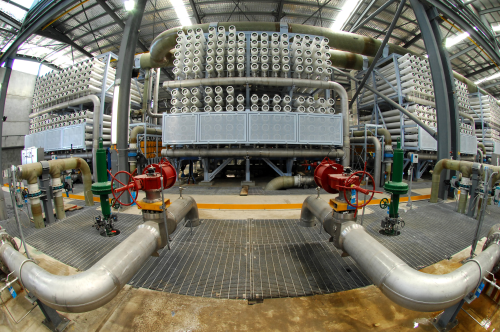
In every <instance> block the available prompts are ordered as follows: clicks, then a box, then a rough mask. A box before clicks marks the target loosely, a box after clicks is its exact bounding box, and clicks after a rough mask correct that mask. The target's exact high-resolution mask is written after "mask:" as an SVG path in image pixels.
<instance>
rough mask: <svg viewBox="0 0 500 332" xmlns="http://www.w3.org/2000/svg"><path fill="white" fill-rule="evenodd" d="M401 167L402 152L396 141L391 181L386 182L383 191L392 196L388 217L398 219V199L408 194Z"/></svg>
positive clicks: (402, 160)
mask: <svg viewBox="0 0 500 332" xmlns="http://www.w3.org/2000/svg"><path fill="white" fill-rule="evenodd" d="M403 166H404V152H403V149H401V142H400V141H399V140H398V145H397V148H396V149H394V156H393V165H392V176H391V178H392V181H389V182H386V183H385V185H384V189H385V191H387V192H389V193H391V194H392V199H391V203H390V204H389V217H390V218H398V217H399V213H398V211H399V197H400V195H404V194H406V193H408V184H407V183H404V182H403Z"/></svg>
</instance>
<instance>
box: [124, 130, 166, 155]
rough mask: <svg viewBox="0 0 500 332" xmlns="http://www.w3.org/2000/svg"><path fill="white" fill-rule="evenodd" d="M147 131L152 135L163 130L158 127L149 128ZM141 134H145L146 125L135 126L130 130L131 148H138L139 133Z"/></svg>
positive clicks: (159, 133)
mask: <svg viewBox="0 0 500 332" xmlns="http://www.w3.org/2000/svg"><path fill="white" fill-rule="evenodd" d="M146 133H147V134H150V135H161V133H162V131H161V129H158V128H148V129H147V130H146ZM139 134H144V126H135V127H134V128H133V129H132V131H131V132H130V138H129V143H130V150H133V151H135V150H137V135H139Z"/></svg>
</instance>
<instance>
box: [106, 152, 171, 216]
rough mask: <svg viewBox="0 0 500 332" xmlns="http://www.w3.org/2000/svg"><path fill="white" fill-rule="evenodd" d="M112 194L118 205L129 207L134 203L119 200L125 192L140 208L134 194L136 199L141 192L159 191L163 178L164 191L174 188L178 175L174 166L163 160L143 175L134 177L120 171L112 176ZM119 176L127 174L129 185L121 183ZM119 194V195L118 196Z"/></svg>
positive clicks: (146, 169)
mask: <svg viewBox="0 0 500 332" xmlns="http://www.w3.org/2000/svg"><path fill="white" fill-rule="evenodd" d="M108 173H109V174H110V175H111V178H112V179H111V188H112V189H111V193H112V194H113V197H114V198H115V201H116V202H117V203H120V204H121V205H125V206H129V205H132V203H129V204H124V203H123V202H121V201H120V200H119V199H120V197H121V196H122V195H123V193H124V192H126V191H127V192H128V193H129V194H130V197H132V201H133V202H135V203H136V204H137V205H138V206H139V204H138V203H137V201H136V199H135V198H134V196H133V195H132V192H135V197H137V195H138V193H139V190H143V191H157V190H160V189H161V177H163V189H168V188H170V187H172V186H173V185H174V183H175V181H176V179H177V173H176V171H175V168H174V166H172V164H170V163H169V162H168V161H167V160H162V161H161V162H160V163H159V164H151V165H149V166H147V167H146V168H145V169H144V172H143V173H142V174H141V175H135V176H134V175H132V174H130V173H128V172H125V171H119V172H118V173H116V174H115V175H113V174H111V172H109V171H108ZM119 174H127V175H128V181H127V184H125V183H123V182H121V181H119V180H118V179H117V178H116V176H117V175H119ZM116 183H118V184H120V185H121V187H116V188H115V185H116ZM117 194H119V195H118V196H117Z"/></svg>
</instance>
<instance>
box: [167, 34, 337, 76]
mask: <svg viewBox="0 0 500 332" xmlns="http://www.w3.org/2000/svg"><path fill="white" fill-rule="evenodd" d="M176 42H177V44H176V45H175V48H174V51H175V53H174V58H175V60H174V62H173V64H174V69H173V73H174V74H175V76H176V77H177V78H178V79H181V80H182V79H197V78H210V77H234V76H239V77H245V76H250V75H251V76H253V77H267V76H273V77H291V76H292V75H293V77H295V78H306V79H315V80H328V79H330V78H331V76H332V74H333V69H332V68H331V66H332V63H331V61H330V57H331V54H330V53H329V51H330V47H329V46H328V42H329V40H328V38H324V37H318V36H314V37H311V36H309V35H304V36H302V35H299V34H296V35H293V37H291V36H290V35H289V34H288V33H272V34H271V35H269V34H268V33H266V32H262V33H257V32H251V33H250V38H249V40H247V34H245V33H243V32H240V33H238V32H237V31H236V28H235V27H234V26H230V27H229V31H228V32H227V33H226V30H225V28H224V27H222V26H219V27H218V28H217V29H216V28H215V27H210V28H209V33H208V36H207V37H205V35H204V34H203V31H202V30H201V29H200V28H198V29H196V30H193V29H188V31H187V34H185V33H184V31H182V30H179V31H178V37H177V40H176ZM247 44H248V45H247ZM247 46H248V48H249V50H250V52H249V54H247ZM247 57H249V59H248V60H249V63H250V64H249V68H247V63H248V62H247ZM247 69H248V71H247Z"/></svg>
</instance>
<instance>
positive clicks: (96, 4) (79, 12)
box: [54, 2, 99, 28]
mask: <svg viewBox="0 0 500 332" xmlns="http://www.w3.org/2000/svg"><path fill="white" fill-rule="evenodd" d="M97 6H99V4H98V3H97V2H95V3H93V4H91V5H88V6H87V7H86V8H85V10H90V9H91V8H94V7H97ZM72 14H73V15H71V16H69V17H67V18H65V19H62V18H61V19H59V20H58V21H56V22H54V24H55V23H58V24H57V26H55V28H57V27H59V26H60V25H61V24H64V23H66V22H67V21H69V20H71V19H72V18H73V17H75V16H78V15H80V14H83V10H79V11H77V12H72ZM89 21H90V20H89Z"/></svg>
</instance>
